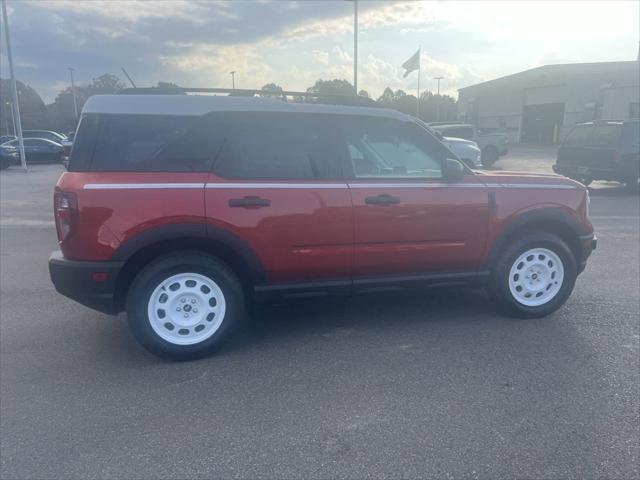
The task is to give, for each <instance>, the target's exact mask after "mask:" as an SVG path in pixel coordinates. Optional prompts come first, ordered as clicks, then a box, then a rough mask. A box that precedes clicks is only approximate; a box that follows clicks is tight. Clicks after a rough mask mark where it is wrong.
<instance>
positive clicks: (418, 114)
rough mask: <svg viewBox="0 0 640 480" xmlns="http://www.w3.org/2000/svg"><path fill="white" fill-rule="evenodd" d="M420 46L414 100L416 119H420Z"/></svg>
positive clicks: (420, 48) (419, 48)
mask: <svg viewBox="0 0 640 480" xmlns="http://www.w3.org/2000/svg"><path fill="white" fill-rule="evenodd" d="M421 50H422V46H421V45H418V98H417V100H416V117H418V118H420V54H421Z"/></svg>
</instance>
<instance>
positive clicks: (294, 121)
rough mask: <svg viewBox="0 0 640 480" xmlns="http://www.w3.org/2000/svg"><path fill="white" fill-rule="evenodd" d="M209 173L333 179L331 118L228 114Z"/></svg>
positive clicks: (334, 158)
mask: <svg viewBox="0 0 640 480" xmlns="http://www.w3.org/2000/svg"><path fill="white" fill-rule="evenodd" d="M224 123H225V126H226V128H225V132H226V133H225V135H224V137H225V140H224V147H223V148H222V151H221V154H220V158H219V159H218V160H217V162H216V165H215V169H214V170H215V172H216V173H217V174H218V175H220V176H222V177H225V178H246V179H252V178H253V179H257V178H260V179H285V180H286V179H328V178H339V177H340V176H341V172H340V171H339V167H338V166H339V157H338V155H337V153H336V150H335V142H333V141H332V139H331V133H330V129H331V118H330V117H328V116H326V115H298V114H291V113H275V114H274V113H257V112H250V113H236V114H233V113H228V114H226V116H225V122H224Z"/></svg>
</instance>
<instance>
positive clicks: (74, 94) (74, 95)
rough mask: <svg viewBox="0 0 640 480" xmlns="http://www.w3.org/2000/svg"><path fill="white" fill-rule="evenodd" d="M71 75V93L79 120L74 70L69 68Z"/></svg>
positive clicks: (74, 110)
mask: <svg viewBox="0 0 640 480" xmlns="http://www.w3.org/2000/svg"><path fill="white" fill-rule="evenodd" d="M69 75H71V93H72V94H73V112H74V113H75V115H76V121H77V120H78V101H77V100H76V86H75V85H74V83H73V68H71V67H69Z"/></svg>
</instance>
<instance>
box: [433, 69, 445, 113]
mask: <svg viewBox="0 0 640 480" xmlns="http://www.w3.org/2000/svg"><path fill="white" fill-rule="evenodd" d="M443 78H444V77H433V79H434V80H437V81H438V98H436V120H440V80H442V79H443Z"/></svg>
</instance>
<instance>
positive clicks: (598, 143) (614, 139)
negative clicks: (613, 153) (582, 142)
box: [589, 124, 622, 148]
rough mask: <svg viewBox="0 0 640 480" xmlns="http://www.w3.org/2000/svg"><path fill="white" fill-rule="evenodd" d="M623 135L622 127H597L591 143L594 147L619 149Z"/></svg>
mask: <svg viewBox="0 0 640 480" xmlns="http://www.w3.org/2000/svg"><path fill="white" fill-rule="evenodd" d="M621 133H622V125H620V124H618V125H611V124H605V125H596V126H595V127H594V129H593V134H592V136H591V141H590V142H589V143H590V144H591V145H593V146H594V147H609V148H612V147H617V146H618V144H619V143H620V134H621Z"/></svg>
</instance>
